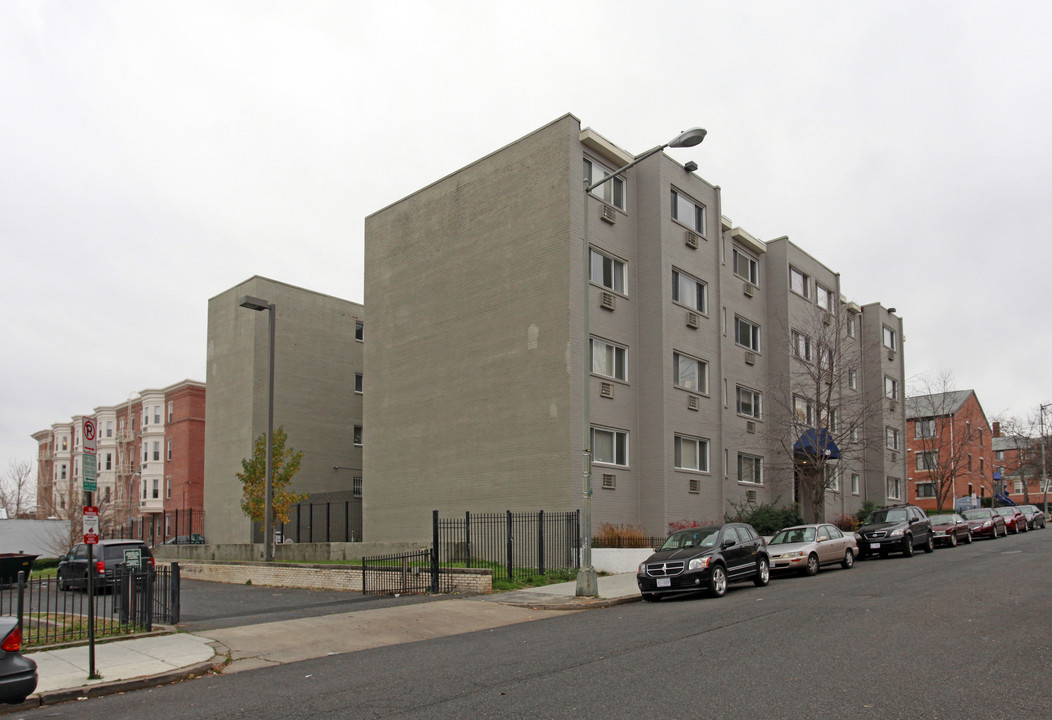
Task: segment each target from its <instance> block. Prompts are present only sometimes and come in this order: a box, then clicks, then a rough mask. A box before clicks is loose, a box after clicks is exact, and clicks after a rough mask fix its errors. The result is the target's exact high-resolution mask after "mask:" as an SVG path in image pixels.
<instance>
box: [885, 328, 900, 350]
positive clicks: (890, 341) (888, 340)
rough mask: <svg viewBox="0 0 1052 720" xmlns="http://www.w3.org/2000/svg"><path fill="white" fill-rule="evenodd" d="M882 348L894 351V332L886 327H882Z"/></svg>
mask: <svg viewBox="0 0 1052 720" xmlns="http://www.w3.org/2000/svg"><path fill="white" fill-rule="evenodd" d="M884 347H886V348H887V349H888V350H895V349H896V347H897V346H896V344H895V331H894V330H892V329H891V328H889V327H888V326H887V325H885V326H884Z"/></svg>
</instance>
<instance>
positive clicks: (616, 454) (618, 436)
mask: <svg viewBox="0 0 1052 720" xmlns="http://www.w3.org/2000/svg"><path fill="white" fill-rule="evenodd" d="M592 460H593V461H594V462H597V463H602V464H604V465H620V466H622V467H627V466H628V433H627V432H625V431H623V430H607V429H605V428H597V427H593V428H592Z"/></svg>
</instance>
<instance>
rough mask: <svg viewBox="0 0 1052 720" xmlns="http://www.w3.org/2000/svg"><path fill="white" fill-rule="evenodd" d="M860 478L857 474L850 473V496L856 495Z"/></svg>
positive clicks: (860, 482)
mask: <svg viewBox="0 0 1052 720" xmlns="http://www.w3.org/2000/svg"><path fill="white" fill-rule="evenodd" d="M861 484H862V477H861V476H860V475H859V474H858V473H851V494H852V495H858V493H859V487H860V486H861Z"/></svg>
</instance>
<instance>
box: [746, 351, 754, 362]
mask: <svg viewBox="0 0 1052 720" xmlns="http://www.w3.org/2000/svg"><path fill="white" fill-rule="evenodd" d="M745 364H746V365H755V364H756V353H754V352H752V351H746V353H745Z"/></svg>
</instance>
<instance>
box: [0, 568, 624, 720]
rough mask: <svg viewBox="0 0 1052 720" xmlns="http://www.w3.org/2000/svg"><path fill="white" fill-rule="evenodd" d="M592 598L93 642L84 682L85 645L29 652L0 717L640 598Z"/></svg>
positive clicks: (608, 593) (554, 591)
mask: <svg viewBox="0 0 1052 720" xmlns="http://www.w3.org/2000/svg"><path fill="white" fill-rule="evenodd" d="M598 588H599V597H598V598H578V597H576V596H575V595H576V591H577V584H576V583H575V582H567V583H560V584H558V585H547V586H544V587H539V588H530V589H528V590H516V591H513V592H506V593H494V594H492V595H480V596H477V597H469V598H463V599H448V600H442V601H439V602H429V603H420V604H415V605H405V606H401V607H393V608H383V609H378V610H364V611H361V612H350V613H338V614H335V615H323V616H320V617H310V618H299V619H296V620H287V621H280V622H273V623H263V624H258V625H247V626H244V627H234V628H222V629H217V630H207V631H203V632H200V633H197V634H195V635H190V634H187V633H172V634H167V635H154V636H150V637H141V638H134V639H131V640H118V641H114V642H108V643H99V644H97V645H96V646H95V672H96V673H97V674H98V675H100V676H101V679H98V680H88V648H87V647H86V646H82V647H74V648H64V649H62V650H44V651H41V652H35V653H27V657H30V658H32V659H33V660H35V661H36V663H37V673H38V675H39V677H40V680H39V682H38V684H37V692H36V694H34V695H33V696H31V697H30V698H29V700H27V701H26V703H25V704H23V705H14V706H6V705H5V706H0V714H5V713H8V712H15V711H18V710H21V709H25V708H26V707H33V706H36V705H52V704H55V703H59V702H65V701H67V700H75V699H76V698H78V697H95V696H98V695H107V694H111V693H118V692H125V691H128V690H137V689H140V688H144V687H151V686H155V685H163V684H165V683H169V682H176V681H178V680H184V679H186V678H189V677H193V676H197V675H202V674H205V673H207V672H210V671H212V670H213V669H215V670H216V671H218V672H225V673H230V672H241V671H244V670H253V669H256V668H260V667H268V666H273V665H282V664H285V663H290V662H297V661H299V660H308V659H311V658H317V657H324V656H326V655H335V654H340V653H346V652H355V651H357V650H365V649H368V648H374V647H384V646H387V645H398V644H401V643H409V642H417V641H419V640H429V639H434V638H439V637H447V636H450V635H459V634H461V633H467V632H474V631H477V630H486V629H492V628H496V627H502V626H506V625H514V624H516V623H522V622H531V621H534V620H540V619H543V618H546V617H552V616H553V615H556V614H561V613H563V612H566V611H573V610H588V609H596V608H603V607H609V606H611V605H617V604H620V603H625V602H633V601H636V600H639V599H640V595H639V589H638V588H637V586H636V577H635V575H634V574H632V573H626V574H622V575H608V576H602V577H600V578H599V579H598Z"/></svg>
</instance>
